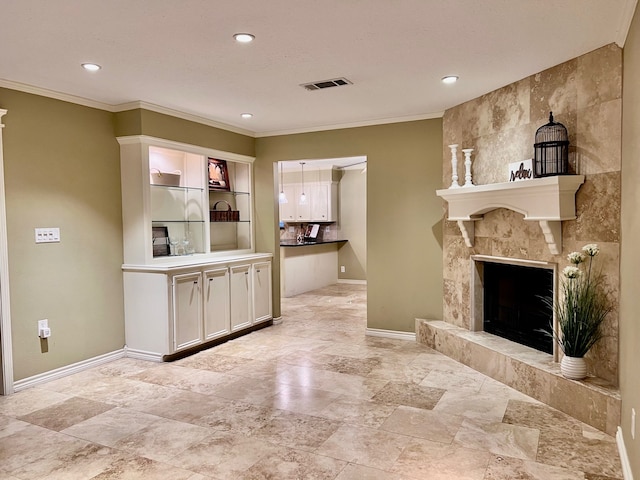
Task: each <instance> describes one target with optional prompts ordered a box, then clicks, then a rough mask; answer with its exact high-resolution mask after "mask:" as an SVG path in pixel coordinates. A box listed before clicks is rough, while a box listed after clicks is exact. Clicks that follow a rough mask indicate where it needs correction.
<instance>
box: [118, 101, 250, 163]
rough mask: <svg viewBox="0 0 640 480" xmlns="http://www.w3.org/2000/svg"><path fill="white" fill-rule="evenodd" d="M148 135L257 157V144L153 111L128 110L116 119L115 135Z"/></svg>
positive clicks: (222, 131) (242, 137)
mask: <svg viewBox="0 0 640 480" xmlns="http://www.w3.org/2000/svg"><path fill="white" fill-rule="evenodd" d="M141 134H144V135H149V136H151V137H158V138H164V139H167V140H173V141H174V142H182V143H187V144H190V145H198V146H200V147H206V148H214V149H216V150H222V151H224V152H233V153H238V154H241V155H248V156H250V157H254V156H255V140H254V139H253V138H252V137H248V136H246V135H241V134H239V133H234V132H229V131H227V130H221V129H219V128H215V127H210V126H207V125H203V124H201V123H196V122H191V121H189V120H183V119H181V118H176V117H171V116H169V115H163V114H162V113H157V112H152V111H150V110H141V109H136V110H128V111H126V112H119V113H117V114H116V116H115V135H116V136H117V137H120V136H126V135H141Z"/></svg>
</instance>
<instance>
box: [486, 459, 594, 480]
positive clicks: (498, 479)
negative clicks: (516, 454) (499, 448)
mask: <svg viewBox="0 0 640 480" xmlns="http://www.w3.org/2000/svg"><path fill="white" fill-rule="evenodd" d="M514 478H527V479H530V480H584V478H585V477H584V473H583V472H580V471H576V470H569V469H567V468H561V467H554V466H550V465H544V464H542V463H537V462H532V461H528V460H521V459H519V458H510V457H505V456H499V455H492V459H491V462H490V463H489V468H487V473H486V475H485V477H484V480H512V479H514Z"/></svg>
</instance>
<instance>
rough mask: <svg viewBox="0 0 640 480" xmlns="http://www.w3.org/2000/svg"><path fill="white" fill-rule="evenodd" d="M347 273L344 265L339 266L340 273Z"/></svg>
mask: <svg viewBox="0 0 640 480" xmlns="http://www.w3.org/2000/svg"><path fill="white" fill-rule="evenodd" d="M346 271H347V267H345V266H344V265H340V273H345V272H346Z"/></svg>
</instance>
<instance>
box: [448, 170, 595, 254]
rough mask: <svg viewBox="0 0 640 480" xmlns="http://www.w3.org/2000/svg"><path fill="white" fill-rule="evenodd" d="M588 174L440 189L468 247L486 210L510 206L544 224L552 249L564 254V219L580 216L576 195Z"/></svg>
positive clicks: (450, 217)
mask: <svg viewBox="0 0 640 480" xmlns="http://www.w3.org/2000/svg"><path fill="white" fill-rule="evenodd" d="M583 183H584V175H556V176H552V177H543V178H534V179H531V180H523V181H520V182H508V183H493V184H490V185H475V186H469V187H458V188H448V189H443V190H436V195H438V196H439V197H441V198H443V199H444V200H446V201H447V203H448V204H449V216H448V219H449V220H452V221H456V222H457V223H458V227H460V232H461V233H462V237H463V238H464V241H465V244H466V245H467V247H473V243H474V237H475V226H474V222H476V221H477V220H481V219H482V217H483V216H484V214H485V213H487V212H490V211H491V210H495V209H497V208H507V209H509V210H513V211H515V212H518V213H521V214H522V215H524V219H525V220H529V221H535V222H538V223H539V224H540V228H541V229H542V233H543V234H544V238H545V240H546V242H547V245H548V246H549V251H550V252H551V253H552V254H554V255H559V254H560V253H562V221H563V220H574V219H575V218H576V200H575V195H576V192H577V191H578V188H580V185H582V184H583Z"/></svg>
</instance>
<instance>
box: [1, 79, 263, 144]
mask: <svg viewBox="0 0 640 480" xmlns="http://www.w3.org/2000/svg"><path fill="white" fill-rule="evenodd" d="M0 87H4V88H8V89H10V90H18V91H20V92H24V93H31V94H33V95H39V96H41V97H47V98H53V99H55V100H62V101H63V102H69V103H75V104H76V105H82V106H84V107H90V108H96V109H98V110H104V111H106V112H111V113H118V112H124V111H126V110H134V109H137V108H141V109H144V110H150V111H152V112H156V113H162V114H164V115H169V116H172V117H177V118H181V119H183V120H188V121H191V122H196V123H200V124H203V125H207V126H209V127H215V128H220V129H223V130H227V131H229V132H234V133H239V134H241V135H247V136H249V137H254V136H255V133H254V132H252V131H251V130H246V129H243V128H240V127H236V126H234V125H229V124H226V123H222V122H218V121H215V120H212V119H209V118H205V117H200V116H198V115H194V114H192V113H186V112H181V111H179V110H173V109H171V108H167V107H162V106H160V105H155V104H153V103H148V102H143V101H135V102H127V103H120V104H117V105H111V104H108V103H104V102H98V101H96V100H91V99H89V98H84V97H78V96H76V95H70V94H68V93H61V92H56V91H55V90H49V89H47V88H42V87H35V86H33V85H27V84H26V83H20V82H13V81H11V80H4V79H1V78H0Z"/></svg>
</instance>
